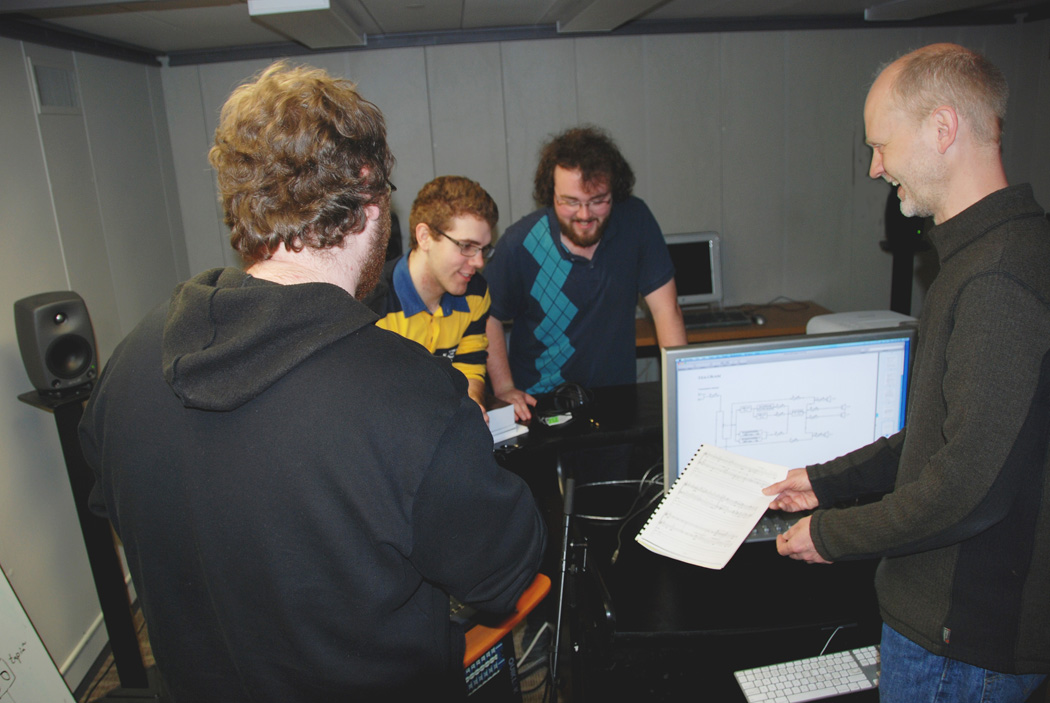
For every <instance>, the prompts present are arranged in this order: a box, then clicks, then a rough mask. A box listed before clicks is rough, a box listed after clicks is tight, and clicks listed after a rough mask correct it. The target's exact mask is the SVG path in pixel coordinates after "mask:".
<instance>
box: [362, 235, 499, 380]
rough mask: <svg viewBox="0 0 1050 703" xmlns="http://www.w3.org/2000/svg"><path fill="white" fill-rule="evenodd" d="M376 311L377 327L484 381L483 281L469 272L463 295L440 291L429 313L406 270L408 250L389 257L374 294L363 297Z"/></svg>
mask: <svg viewBox="0 0 1050 703" xmlns="http://www.w3.org/2000/svg"><path fill="white" fill-rule="evenodd" d="M367 303H368V305H369V307H371V308H372V310H374V311H375V312H376V313H377V314H378V315H379V318H380V319H379V321H378V322H376V326H377V327H381V328H382V329H385V330H390V331H391V332H396V333H397V334H399V335H401V336H402V337H406V338H408V339H411V340H412V341H414V342H418V343H420V344H422V345H423V346H424V347H426V349H427V351H429V352H430V353H432V354H433V355H434V356H443V357H446V358H447V359H449V360H451V361H452V366H453V367H455V368H456V369H459V371H460V372H461V373H462V374H463V375H464V376H466V377H467V378H468V379H472V378H475V379H478V380H479V381H484V380H485V362H486V361H487V360H488V348H489V340H488V337H487V336H486V335H485V324H486V323H487V322H488V318H489V304H490V303H491V299H490V298H489V286H488V283H487V282H486V281H485V278H484V277H483V276H482V275H481V274H480V273H477V274H474V277H473V278H471V279H470V283H468V284H467V292H466V294H464V295H452V294H451V293H445V294H444V295H443V296H441V305H440V306H439V307H438V309H437V310H435V311H434V313H433V314H432V313H431V312H430V311H429V310H428V309H427V306H426V305H424V304H423V300H422V298H420V297H419V293H418V292H416V287H415V285H413V283H412V275H411V274H410V273H409V271H408V254H405V255H404V256H402V257H400V258H398V259H396V260H394V261H389V262H387V264H386V267H385V268H384V269H383V278H382V281H381V282H380V284H379V286H378V287H377V288H376V291H375V293H373V295H372V296H370V298H369V299H368V301H367Z"/></svg>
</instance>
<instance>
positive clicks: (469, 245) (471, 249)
mask: <svg viewBox="0 0 1050 703" xmlns="http://www.w3.org/2000/svg"><path fill="white" fill-rule="evenodd" d="M427 226H428V227H430V229H432V230H434V231H435V232H437V233H438V234H440V235H441V236H442V237H444V238H445V239H447V240H448V241H450V242H452V243H453V244H455V245H456V246H457V247H459V253H460V254H462V255H463V256H465V257H466V258H468V259H473V258H474V257H475V256H477V255H478V252H481V257H482V258H483V259H488V258H489V257H490V256H492V245H491V244H486V245H485V246H483V247H481V246H478V245H477V244H474V243H473V242H461V241H459V240H458V239H453V238H452V237H450V236H448V235H447V234H445V233H444V232H442V231H441V230H439V229H438V228H437V227H435V226H434V225H427Z"/></svg>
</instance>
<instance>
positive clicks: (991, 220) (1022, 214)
mask: <svg viewBox="0 0 1050 703" xmlns="http://www.w3.org/2000/svg"><path fill="white" fill-rule="evenodd" d="M1033 216H1034V217H1042V216H1043V211H1042V208H1040V207H1039V204H1038V203H1037V202H1036V201H1035V198H1034V197H1033V195H1032V186H1030V185H1029V184H1027V183H1022V184H1019V185H1014V186H1007V187H1006V188H1003V189H1002V190H997V191H995V192H994V193H991V194H989V195H987V196H985V197H984V198H982V199H981V200H978V201H977V202H976V203H974V204H973V205H971V206H970V207H968V208H966V209H965V210H963V211H962V212H960V213H959V214H958V215H956V216H955V217H953V218H951V219H950V220H948V221H947V222H943V223H941V224H939V225H935V226H934V227H932V228H930V230H929V231H928V232H927V236H929V238H930V242H932V243H933V246H934V248H936V250H937V254H938V256H939V257H940V262H941V264H942V265H943V264H944V263H945V262H947V261H948V260H949V259H951V258H952V257H953V256H955V255H956V254H957V253H959V252H960V251H962V250H963V249H965V248H966V247H968V246H970V245H971V244H973V243H974V242H976V241H977V240H979V239H980V238H981V237H983V236H984V235H985V234H986V233H987V232H989V231H990V230H993V229H995V228H996V227H999V226H1000V225H1002V224H1003V223H1005V222H1009V221H1011V220H1019V219H1024V218H1028V217H1033Z"/></svg>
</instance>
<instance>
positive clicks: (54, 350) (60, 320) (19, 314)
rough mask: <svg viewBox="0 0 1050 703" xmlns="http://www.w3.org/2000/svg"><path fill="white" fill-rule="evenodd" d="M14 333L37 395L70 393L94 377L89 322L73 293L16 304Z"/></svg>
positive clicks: (92, 336)
mask: <svg viewBox="0 0 1050 703" xmlns="http://www.w3.org/2000/svg"><path fill="white" fill-rule="evenodd" d="M15 333H16V334H17V336H18V349H19V351H21V352H22V363H23V364H25V367H26V373H28V374H29V380H30V382H31V383H32V384H33V387H34V388H36V389H37V390H38V391H41V392H43V393H51V394H54V393H63V392H67V391H72V390H74V389H78V388H80V387H81V386H85V385H88V384H90V383H92V382H93V381H94V380H95V378H96V376H97V375H98V368H97V364H98V362H97V359H96V354H95V333H94V330H93V329H92V328H91V318H90V317H88V311H87V306H86V305H84V299H83V298H81V297H80V296H79V295H77V294H76V293H73V292H72V291H56V292H53V293H39V294H37V295H31V296H29V297H28V298H22V299H21V300H16V301H15Z"/></svg>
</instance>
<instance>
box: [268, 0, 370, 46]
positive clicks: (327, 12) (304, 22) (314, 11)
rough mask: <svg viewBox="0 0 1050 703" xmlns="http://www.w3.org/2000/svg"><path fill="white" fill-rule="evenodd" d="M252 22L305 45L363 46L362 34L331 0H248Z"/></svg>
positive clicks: (333, 0) (342, 10)
mask: <svg viewBox="0 0 1050 703" xmlns="http://www.w3.org/2000/svg"><path fill="white" fill-rule="evenodd" d="M248 14H249V16H250V17H251V18H252V21H253V22H257V23H259V24H261V25H263V26H264V27H267V28H269V29H272V30H273V31H275V32H279V33H280V34H283V35H284V36H286V37H288V38H289V39H291V40H293V41H297V42H299V43H300V44H302V45H303V46H305V47H307V48H309V49H337V48H340V47H345V46H364V44H365V42H366V37H365V34H364V32H362V31H361V30H360V29H359V28H358V27H357V25H356V24H355V23H354V21H353V20H352V19H351V18H350V15H349V14H348V13H347V12H346V10H344V9H343V8H342V7H341V6H339V5H338V4H336V2H335V0H248Z"/></svg>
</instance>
